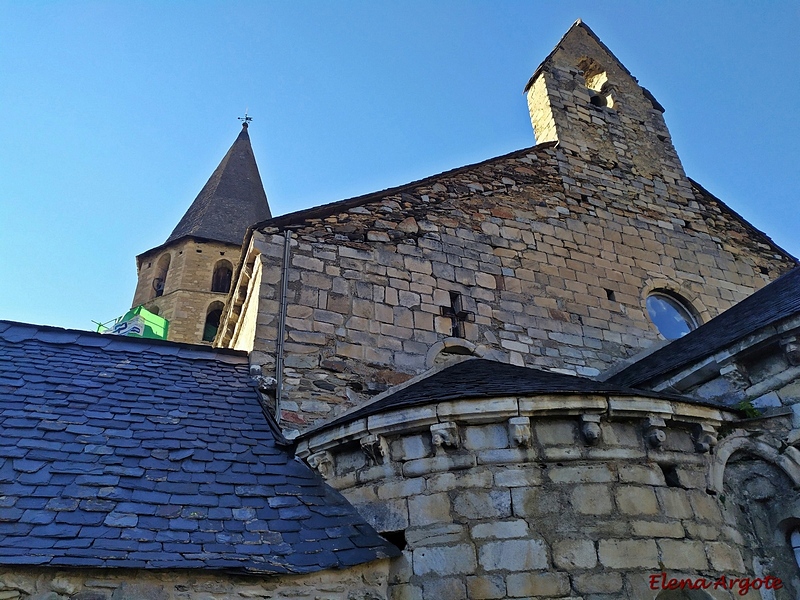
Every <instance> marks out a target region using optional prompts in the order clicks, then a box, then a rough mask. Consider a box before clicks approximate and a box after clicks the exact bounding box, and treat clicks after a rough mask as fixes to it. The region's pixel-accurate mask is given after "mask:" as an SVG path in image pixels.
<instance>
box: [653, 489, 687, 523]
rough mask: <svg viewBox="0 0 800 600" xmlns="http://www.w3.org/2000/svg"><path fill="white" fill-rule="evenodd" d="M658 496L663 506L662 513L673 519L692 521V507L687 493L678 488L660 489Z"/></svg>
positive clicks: (657, 491) (657, 492)
mask: <svg viewBox="0 0 800 600" xmlns="http://www.w3.org/2000/svg"><path fill="white" fill-rule="evenodd" d="M656 496H657V497H658V501H659V503H660V504H661V510H662V512H663V513H664V514H665V515H666V516H668V517H672V518H673V519H691V518H692V516H693V513H692V507H691V504H690V503H689V498H688V496H687V492H686V491H685V490H682V489H677V488H659V489H657V490H656Z"/></svg>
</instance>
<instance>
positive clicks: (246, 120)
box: [236, 108, 253, 127]
mask: <svg viewBox="0 0 800 600" xmlns="http://www.w3.org/2000/svg"><path fill="white" fill-rule="evenodd" d="M236 118H237V119H239V120H240V121H241V122H242V125H243V126H245V127H247V124H248V123H249V122H250V121H252V120H253V117H251V116H250V115H248V114H247V109H246V108H245V109H244V116H243V117H236Z"/></svg>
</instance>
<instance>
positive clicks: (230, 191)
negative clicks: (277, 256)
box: [166, 123, 272, 246]
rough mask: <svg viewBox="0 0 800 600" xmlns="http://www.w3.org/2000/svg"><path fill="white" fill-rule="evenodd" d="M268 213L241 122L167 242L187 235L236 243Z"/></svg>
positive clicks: (238, 243)
mask: <svg viewBox="0 0 800 600" xmlns="http://www.w3.org/2000/svg"><path fill="white" fill-rule="evenodd" d="M271 216H272V215H271V213H270V210H269V204H267V195H266V194H265V193H264V186H263V185H262V183H261V176H260V175H259V173H258V166H257V165H256V158H255V155H254V154H253V148H252V147H251V146H250V136H249V135H248V133H247V123H244V125H243V126H242V131H241V133H240V134H239V137H237V138H236V141H235V142H233V146H231V149H230V150H228V153H227V154H226V155H225V158H223V159H222V162H221V163H219V166H218V167H217V169H216V170H215V171H214V173H213V174H212V175H211V178H210V179H209V180H208V182H207V183H206V185H205V186H204V187H203V189H202V190H200V193H199V194H198V195H197V198H195V200H194V202H192V205H191V206H190V207H189V210H188V211H186V214H185V215H183V218H182V219H181V220H180V223H178V226H177V227H175V230H174V231H173V232H172V234H171V235H170V236H169V238H167V242H166V243H169V242H173V241H175V240H178V239H180V238H183V237H189V236H190V237H196V238H203V239H208V240H214V241H218V242H227V243H229V244H235V245H237V246H239V245H241V243H242V240H243V239H244V235H245V233H246V232H247V228H248V227H250V226H251V225H252V224H253V223H258V222H259V221H263V220H264V219H269V218H270V217H271Z"/></svg>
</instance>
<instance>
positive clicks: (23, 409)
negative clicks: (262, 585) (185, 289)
mask: <svg viewBox="0 0 800 600" xmlns="http://www.w3.org/2000/svg"><path fill="white" fill-rule="evenodd" d="M0 432H1V435H0V515H1V516H0V566H2V565H10V564H16V565H42V566H56V565H57V566H70V567H125V568H156V569H161V568H185V569H191V568H204V569H216V568H219V569H226V570H234V571H236V570H241V571H250V572H265V573H303V572H311V571H316V570H320V569H328V568H343V567H348V566H351V565H355V564H360V563H364V562H368V561H370V560H373V559H375V558H379V557H384V556H389V555H394V554H397V552H398V551H397V549H396V548H395V547H394V546H392V545H390V544H389V543H388V542H386V541H384V540H383V539H382V538H380V537H379V536H378V535H377V534H376V532H375V531H374V530H373V529H372V528H371V527H370V526H369V525H368V524H367V523H366V522H365V521H364V520H363V519H362V518H361V517H360V516H359V515H358V513H357V512H356V511H355V509H354V508H353V507H352V506H351V505H350V504H349V503H348V502H347V501H346V500H345V499H344V497H343V496H341V495H340V494H339V493H338V492H337V491H335V490H333V489H332V488H331V487H329V486H328V485H326V484H325V483H323V481H322V480H321V479H320V478H319V476H318V475H316V474H315V473H313V472H312V471H311V470H310V469H309V468H308V467H307V466H305V465H304V464H303V463H301V462H300V461H298V460H296V459H295V458H294V457H293V455H292V453H291V451H290V450H289V449H287V447H286V445H285V440H283V438H282V436H281V435H280V433H279V432H278V430H277V427H276V426H275V424H274V422H271V421H270V420H269V419H268V418H267V417H265V414H264V412H263V411H262V409H261V405H260V404H259V400H258V397H257V393H256V391H255V389H254V388H253V387H252V385H251V381H250V377H249V374H248V361H247V356H246V355H245V354H244V353H242V352H235V351H229V350H228V351H226V350H217V349H210V348H205V347H199V346H192V345H188V344H175V343H172V342H164V341H160V340H146V339H134V338H125V337H116V336H111V335H99V334H95V333H89V332H84V331H73V330H65V329H57V328H53V327H43V326H36V325H27V324H21V323H13V322H8V321H0Z"/></svg>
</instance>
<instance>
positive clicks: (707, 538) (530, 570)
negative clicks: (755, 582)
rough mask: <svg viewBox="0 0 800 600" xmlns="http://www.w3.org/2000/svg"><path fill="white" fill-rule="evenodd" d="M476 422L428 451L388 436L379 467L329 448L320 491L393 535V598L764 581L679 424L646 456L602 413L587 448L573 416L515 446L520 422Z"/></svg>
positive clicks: (648, 594)
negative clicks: (340, 498) (674, 581)
mask: <svg viewBox="0 0 800 600" xmlns="http://www.w3.org/2000/svg"><path fill="white" fill-rule="evenodd" d="M499 402H502V401H501V400H499ZM558 404H559V402H558V401H557V400H555V399H554V400H552V405H553V406H558ZM562 404H563V402H562ZM533 406H536V404H535V403H534V404H533ZM389 420H391V419H387V422H388V421H389ZM454 420H455V421H458V417H455V418H454ZM485 420H486V421H487V422H484V423H474V422H473V423H472V424H467V423H458V424H455V423H454V424H453V425H454V426H455V427H456V428H455V429H454V430H453V431H455V432H456V434H455V437H452V438H447V437H445V440H444V442H442V440H441V439H439V440H438V445H437V441H436V440H435V439H434V437H433V436H432V432H433V428H431V431H419V430H417V431H416V432H414V431H408V432H406V433H404V434H398V433H396V432H390V431H387V432H385V441H384V442H383V445H384V447H385V451H384V455H383V458H382V459H381V458H379V459H378V460H379V462H378V463H376V462H375V461H374V460H373V459H372V457H375V456H378V455H377V454H376V453H375V452H364V451H362V449H361V448H360V447H358V446H355V447H353V446H351V447H350V448H347V447H345V446H344V445H343V444H339V445H338V446H335V447H332V448H330V450H329V452H330V454H329V456H330V458H329V462H328V465H327V469H323V471H322V472H323V474H326V475H327V477H328V482H329V483H331V484H332V485H333V486H334V487H337V488H338V489H340V490H341V491H342V493H343V494H344V495H345V496H346V497H347V498H348V500H350V501H351V502H352V503H353V504H354V505H355V506H356V507H357V508H358V509H359V512H360V513H361V514H362V515H364V516H365V518H366V519H367V520H368V521H369V522H370V523H371V524H372V525H373V526H374V527H375V528H376V529H377V530H378V531H381V532H389V533H388V534H389V536H390V538H391V539H395V540H399V539H401V535H400V534H401V533H402V535H403V536H404V538H405V541H406V543H407V546H406V548H405V549H404V552H403V557H402V558H400V559H396V560H395V561H394V562H393V564H392V571H391V574H390V594H389V597H390V598H391V599H392V600H422V599H442V598H468V599H470V600H488V599H496V598H563V599H567V598H573V599H575V598H581V599H586V600H588V599H591V600H612V599H613V600H618V599H619V598H636V599H639V600H646V599H653V598H655V597H656V595H657V594H658V593H659V591H660V590H659V589H655V590H654V589H652V588H651V580H650V577H651V576H652V575H657V576H659V577H658V578H657V581H660V574H661V573H665V574H666V577H667V579H671V578H678V579H681V578H692V579H693V578H697V577H705V578H707V579H711V580H712V581H713V580H715V579H716V578H718V577H720V576H721V575H725V576H727V577H728V578H730V577H753V578H754V577H756V576H761V575H762V574H761V573H758V574H756V573H755V572H754V567H753V562H752V556H751V555H750V554H748V549H747V543H746V542H745V539H744V537H745V536H746V535H747V532H746V531H745V530H742V529H740V527H741V523H740V521H738V520H737V519H736V516H735V515H733V514H732V513H730V511H726V510H725V506H724V503H723V502H722V500H724V498H723V499H721V498H720V497H719V496H715V495H711V494H709V493H707V491H706V488H707V466H708V462H707V461H708V454H704V453H703V451H702V450H698V446H697V445H696V442H697V438H696V437H695V436H693V434H692V432H691V428H689V427H687V426H686V424H683V425H680V424H675V423H668V424H667V426H666V427H665V428H664V429H663V432H664V433H665V434H666V439H665V440H664V442H663V446H662V447H660V448H656V447H654V446H653V445H651V444H650V443H648V441H647V431H648V430H647V427H646V426H645V425H643V423H642V421H641V420H638V419H628V420H626V419H613V420H607V419H605V418H604V419H603V420H602V422H600V423H599V427H600V431H601V435H600V439H599V441H597V442H595V444H594V445H591V444H590V443H588V442H587V440H586V438H585V437H584V435H582V433H581V429H580V421H579V419H578V418H577V417H569V416H560V417H559V416H553V417H551V418H547V417H536V418H531V419H530V421H531V427H530V431H529V432H528V434H527V435H528V436H529V437H528V438H527V439H526V437H525V433H524V431H521V430H520V425H519V419H517V421H516V422H514V421H513V420H512V422H509V421H496V420H495V421H491V422H489V419H488V418H486V419H485ZM442 426H449V425H446V424H442ZM434 427H436V426H434ZM320 435H321V436H322V437H324V434H320ZM309 443H314V438H313V436H312V438H310V439H309ZM363 444H364V442H363V441H362V445H363ZM312 462H313V461H312ZM731 501H732V498H730V497H729V498H728V503H730V502H731ZM392 532H394V533H392ZM766 574H770V572H769V571H768V570H767V573H766ZM658 585H661V584H658ZM708 591H709V592H711V593H712V597H713V598H716V599H722V598H725V599H729V600H732V599H733V598H741V597H745V598H752V599H756V598H759V599H760V598H761V597H760V596H759V595H758V593H757V592H755V591H751V592H750V593H749V594H746V595H743V596H742V595H739V592H738V590H733V591H722V590H721V589H717V590H708ZM779 597H780V596H779Z"/></svg>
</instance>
